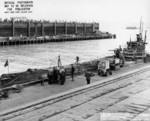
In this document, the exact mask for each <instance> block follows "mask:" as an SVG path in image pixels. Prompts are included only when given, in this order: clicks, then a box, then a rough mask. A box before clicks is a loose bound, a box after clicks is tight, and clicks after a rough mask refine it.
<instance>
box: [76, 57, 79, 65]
mask: <svg viewBox="0 0 150 121" xmlns="http://www.w3.org/2000/svg"><path fill="white" fill-rule="evenodd" d="M76 64H77V65H78V64H79V56H77V57H76Z"/></svg>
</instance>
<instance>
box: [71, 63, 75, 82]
mask: <svg viewBox="0 0 150 121" xmlns="http://www.w3.org/2000/svg"><path fill="white" fill-rule="evenodd" d="M74 73H75V68H74V66H73V64H71V78H72V81H74Z"/></svg>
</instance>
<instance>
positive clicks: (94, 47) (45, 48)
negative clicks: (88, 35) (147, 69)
mask: <svg viewBox="0 0 150 121" xmlns="http://www.w3.org/2000/svg"><path fill="white" fill-rule="evenodd" d="M102 30H103V29H102ZM107 31H109V32H111V33H115V34H116V35H117V38H116V39H102V40H86V41H76V42H60V43H43V44H33V45H20V46H5V47H0V75H1V74H3V73H8V67H4V64H5V62H6V59H7V58H9V72H10V73H13V72H20V71H25V70H27V69H28V68H47V67H49V66H53V65H56V64H57V57H58V55H59V54H60V55H61V61H62V64H63V65H66V64H71V63H74V62H75V58H76V56H79V57H80V59H81V62H83V61H88V60H92V59H95V58H97V57H103V56H106V55H108V54H111V53H112V51H109V50H113V49H115V48H117V47H119V45H121V46H122V47H124V46H125V45H126V42H127V41H129V40H130V37H131V39H132V40H134V39H135V37H136V34H137V33H138V31H139V30H126V29H125V28H111V29H110V28H109V30H107ZM149 35H150V29H148V32H147V41H148V43H149V40H150V36H149ZM147 50H148V51H149V52H150V44H149V45H147Z"/></svg>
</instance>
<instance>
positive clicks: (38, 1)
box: [0, 0, 150, 24]
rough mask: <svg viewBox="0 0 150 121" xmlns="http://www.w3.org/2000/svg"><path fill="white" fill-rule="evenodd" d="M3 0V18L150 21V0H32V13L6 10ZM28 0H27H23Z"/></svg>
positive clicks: (0, 0)
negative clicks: (17, 12) (7, 11)
mask: <svg viewBox="0 0 150 121" xmlns="http://www.w3.org/2000/svg"><path fill="white" fill-rule="evenodd" d="M4 1H21V0H0V18H9V17H18V16H19V17H27V18H29V19H38V20H50V21H55V20H57V21H59V20H61V21H81V22H100V23H118V24H122V23H130V24H131V23H139V21H140V18H141V17H142V19H143V22H144V23H150V14H149V11H150V0H32V1H33V8H32V13H23V14H11V13H10V14H8V13H7V14H6V13H4V11H5V10H6V9H5V8H4ZM22 1H27V0H22Z"/></svg>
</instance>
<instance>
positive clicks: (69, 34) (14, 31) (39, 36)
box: [0, 18, 116, 46]
mask: <svg viewBox="0 0 150 121" xmlns="http://www.w3.org/2000/svg"><path fill="white" fill-rule="evenodd" d="M110 38H116V35H113V34H111V33H109V32H101V31H100V30H99V23H96V22H94V23H82V22H66V21H63V22H57V21H55V22H50V21H34V20H25V21H22V20H15V18H14V19H12V20H5V21H0V46H6V45H22V44H35V43H46V42H65V41H78V40H93V39H110Z"/></svg>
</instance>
